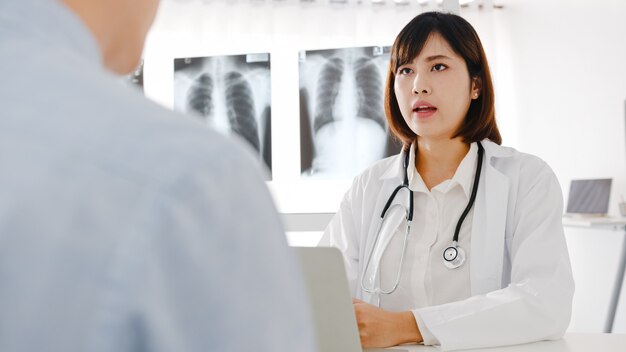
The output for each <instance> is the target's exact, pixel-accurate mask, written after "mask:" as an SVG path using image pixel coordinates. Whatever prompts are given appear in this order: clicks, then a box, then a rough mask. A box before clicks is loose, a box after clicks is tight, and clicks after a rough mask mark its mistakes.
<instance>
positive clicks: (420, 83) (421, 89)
mask: <svg viewBox="0 0 626 352" xmlns="http://www.w3.org/2000/svg"><path fill="white" fill-rule="evenodd" d="M430 93H431V89H430V86H429V85H428V84H427V83H426V82H424V80H423V79H420V78H419V77H415V80H414V81H413V94H415V95H418V94H430Z"/></svg>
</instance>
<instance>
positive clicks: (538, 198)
mask: <svg viewBox="0 0 626 352" xmlns="http://www.w3.org/2000/svg"><path fill="white" fill-rule="evenodd" d="M482 144H483V146H484V147H485V159H484V160H485V162H484V163H483V169H482V176H481V180H480V185H479V188H478V194H477V197H476V203H475V204H474V214H473V220H472V234H471V236H472V237H471V251H470V253H471V260H470V261H469V264H470V282H471V293H472V297H470V298H469V299H466V300H462V301H458V302H451V303H447V304H443V305H439V306H432V307H426V308H420V309H417V310H416V313H417V314H418V315H419V316H420V317H421V319H422V324H423V325H425V328H426V329H427V330H428V331H429V332H430V333H431V334H432V335H433V336H434V337H435V338H436V339H437V340H438V341H439V343H440V344H441V348H442V349H443V350H454V349H465V348H478V347H490V346H501V345H511V344H519V343H525V342H531V341H538V340H545V339H557V338H560V337H561V336H562V335H563V333H564V332H565V330H566V328H567V326H568V324H569V320H570V315H571V307H572V296H573V293H574V282H573V279H572V272H571V266H570V261H569V255H568V252H567V245H566V242H565V237H564V233H563V226H562V220H561V216H562V208H563V201H562V193H561V189H560V186H559V184H558V181H557V179H556V177H555V175H554V173H553V172H552V170H551V169H550V167H549V166H548V165H547V164H546V163H545V162H544V161H542V160H541V159H539V158H537V157H535V156H532V155H528V154H523V153H520V152H518V151H516V150H514V149H512V148H506V147H502V146H499V145H497V144H495V143H493V142H491V141H488V140H485V141H483V142H482ZM402 162H403V157H402V156H401V155H396V156H393V157H390V158H387V159H384V160H381V161H380V162H378V163H376V164H374V165H373V166H372V167H370V168H369V169H367V170H366V171H365V172H363V173H362V174H361V175H360V176H358V177H356V178H355V180H354V183H353V185H352V187H351V188H350V190H349V191H348V192H347V193H346V195H345V197H344V199H343V201H342V203H341V207H340V209H339V211H338V212H337V214H336V215H335V216H334V217H333V219H332V220H331V222H330V224H329V225H328V227H327V229H326V231H325V233H324V236H323V237H322V240H321V242H320V245H322V246H323V245H330V246H335V247H338V248H339V249H340V250H341V251H342V252H343V254H344V260H345V264H346V270H347V275H348V279H349V283H350V288H351V290H352V294H353V295H354V296H355V297H357V298H360V299H363V300H364V301H366V302H370V303H374V302H375V297H373V296H372V295H370V294H368V293H367V292H364V291H363V290H362V289H361V285H360V283H361V275H362V271H363V266H364V265H365V258H366V257H365V255H366V253H369V252H370V249H371V246H372V243H373V239H374V236H375V235H376V229H377V226H378V224H379V222H380V213H381V211H382V209H383V206H384V204H385V202H386V201H387V199H388V197H389V195H390V194H391V192H392V191H393V189H394V188H395V187H397V186H398V185H399V184H400V183H401V182H402V178H403V175H404V171H403V168H402ZM415 216H419V214H415ZM427 342H428V341H427Z"/></svg>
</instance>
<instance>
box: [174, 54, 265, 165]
mask: <svg viewBox="0 0 626 352" xmlns="http://www.w3.org/2000/svg"><path fill="white" fill-rule="evenodd" d="M252 56H253V57H255V58H256V61H252V62H250V61H249V60H248V56H247V55H237V56H220V57H204V58H186V59H176V60H175V64H174V108H175V109H176V110H177V111H181V112H186V113H190V114H192V115H195V116H197V117H198V118H200V119H201V120H202V121H204V122H205V123H206V124H207V125H208V126H212V127H213V128H216V129H217V130H220V131H222V132H225V133H234V134H237V135H239V136H240V137H242V138H243V139H244V140H245V141H247V142H248V144H250V146H251V147H252V148H254V149H255V150H256V151H257V152H258V154H259V156H260V157H261V158H262V159H263V160H264V161H265V163H266V164H267V166H268V167H269V168H270V169H271V108H270V98H269V97H270V92H269V87H270V82H269V77H270V75H269V55H268V54H258V55H252ZM259 58H260V59H259ZM259 60H260V61H259Z"/></svg>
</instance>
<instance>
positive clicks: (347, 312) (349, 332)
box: [293, 247, 408, 352]
mask: <svg viewBox="0 0 626 352" xmlns="http://www.w3.org/2000/svg"><path fill="white" fill-rule="evenodd" d="M293 249H294V250H295V251H296V254H297V257H298V258H299V260H300V263H301V266H302V273H303V277H304V282H305V286H306V289H307V291H308V292H309V297H310V299H311V301H312V307H313V318H314V321H315V328H316V331H317V341H318V345H319V350H320V351H341V352H361V351H367V352H380V351H387V352H389V351H390V350H391V351H405V352H408V350H406V349H397V348H395V347H394V348H389V349H383V348H375V349H374V348H367V349H362V348H361V341H360V339H359V331H358V328H357V324H356V318H355V316H354V308H353V307H352V298H351V296H350V288H349V287H348V278H347V276H346V269H345V266H344V263H343V258H342V256H341V252H340V251H339V250H338V249H337V248H332V247H293Z"/></svg>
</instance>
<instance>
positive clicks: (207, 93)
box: [187, 73, 213, 119]
mask: <svg viewBox="0 0 626 352" xmlns="http://www.w3.org/2000/svg"><path fill="white" fill-rule="evenodd" d="M187 106H188V107H189V110H190V111H193V112H195V113H197V114H198V115H199V116H201V117H203V118H205V119H206V118H208V117H210V116H211V115H212V113H213V78H211V75H209V74H208V73H203V74H201V75H200V76H198V77H197V78H196V79H194V80H193V82H192V83H191V86H190V87H189V91H188V93H187Z"/></svg>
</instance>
